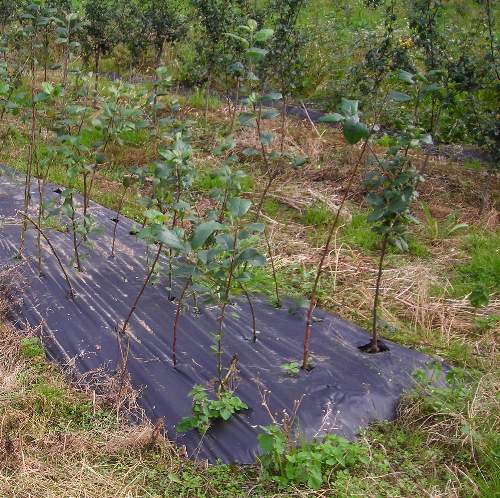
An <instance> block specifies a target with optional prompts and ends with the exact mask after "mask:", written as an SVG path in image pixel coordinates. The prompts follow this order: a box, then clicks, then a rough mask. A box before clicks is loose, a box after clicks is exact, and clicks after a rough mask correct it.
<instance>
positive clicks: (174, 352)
mask: <svg viewBox="0 0 500 498" xmlns="http://www.w3.org/2000/svg"><path fill="white" fill-rule="evenodd" d="M190 284H191V279H189V278H188V280H187V281H186V284H185V285H184V287H183V288H182V292H181V295H180V296H179V300H178V301H177V309H176V310H175V319H174V327H173V330H172V362H173V363H174V367H175V366H176V365H177V325H178V324H179V318H180V316H181V312H182V305H183V303H184V296H185V295H186V292H187V290H188V288H189V286H190Z"/></svg>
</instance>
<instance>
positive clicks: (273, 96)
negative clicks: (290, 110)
mask: <svg viewBox="0 0 500 498" xmlns="http://www.w3.org/2000/svg"><path fill="white" fill-rule="evenodd" d="M282 98H283V95H282V94H281V93H280V92H269V93H266V94H265V95H263V96H262V98H261V100H262V101H263V102H265V101H269V100H271V101H272V100H281V99H282Z"/></svg>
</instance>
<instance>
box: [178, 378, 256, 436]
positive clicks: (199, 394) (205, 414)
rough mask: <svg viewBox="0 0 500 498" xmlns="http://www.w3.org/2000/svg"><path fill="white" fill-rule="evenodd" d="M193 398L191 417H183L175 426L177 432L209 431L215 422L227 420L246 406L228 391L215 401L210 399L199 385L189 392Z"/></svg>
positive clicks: (202, 432)
mask: <svg viewBox="0 0 500 498" xmlns="http://www.w3.org/2000/svg"><path fill="white" fill-rule="evenodd" d="M189 397H190V398H193V416H192V417H184V418H183V419H182V420H181V421H180V422H179V423H178V424H177V426H176V429H177V431H178V432H186V431H188V430H190V429H196V430H197V431H198V432H200V433H201V434H204V433H205V432H207V431H208V429H210V426H211V425H212V423H213V422H214V421H215V420H218V419H222V420H229V419H230V418H231V416H232V415H234V414H235V413H236V412H239V411H241V410H245V409H247V408H248V406H247V405H246V404H245V403H243V401H241V399H240V398H239V397H238V396H235V395H234V394H233V393H231V392H229V391H225V392H223V393H221V394H220V395H219V396H218V397H217V399H210V398H209V397H208V394H207V390H206V389H205V388H204V387H203V386H200V385H195V386H194V387H193V389H191V391H190V392H189Z"/></svg>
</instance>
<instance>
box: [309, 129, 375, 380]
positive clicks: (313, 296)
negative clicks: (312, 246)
mask: <svg viewBox="0 0 500 498" xmlns="http://www.w3.org/2000/svg"><path fill="white" fill-rule="evenodd" d="M370 135H371V133H370ZM370 135H369V136H368V137H366V139H365V141H364V143H363V147H362V148H361V152H360V154H359V157H358V160H357V161H356V164H355V165H354V167H353V168H352V170H351V173H350V178H349V182H348V184H347V186H346V188H345V190H344V195H343V196H342V199H341V201H340V204H339V207H338V208H337V213H336V214H335V218H334V219H333V222H332V224H331V225H330V230H329V232H328V237H327V239H326V242H325V246H324V248H323V252H322V253H321V258H320V260H319V263H318V269H317V270H316V278H315V279H314V283H313V287H312V291H311V297H310V300H309V308H308V310H307V320H306V330H305V334H304V352H303V357H302V368H303V369H304V370H307V368H308V366H309V365H308V363H309V342H310V339H311V326H312V314H313V311H314V308H315V306H316V303H317V294H316V293H317V290H318V284H319V281H320V278H321V274H322V272H323V264H324V262H325V259H326V257H327V255H328V253H329V252H330V244H331V242H332V239H333V236H334V234H335V232H336V229H337V225H338V222H339V219H340V213H341V212H342V208H343V207H344V204H345V202H346V200H347V197H348V196H349V194H350V193H351V188H352V185H353V183H354V178H355V177H356V174H357V172H358V169H359V166H360V165H361V162H362V160H363V157H364V155H365V151H366V149H367V148H368V140H369V139H370Z"/></svg>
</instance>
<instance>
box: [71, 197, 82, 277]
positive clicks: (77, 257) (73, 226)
mask: <svg viewBox="0 0 500 498" xmlns="http://www.w3.org/2000/svg"><path fill="white" fill-rule="evenodd" d="M75 215H76V210H75V203H74V199H73V194H71V231H72V232H73V250H74V253H75V262H76V269H77V270H78V271H79V272H81V271H82V265H81V262H80V254H79V252H78V246H79V244H78V241H77V240H76V218H75Z"/></svg>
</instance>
